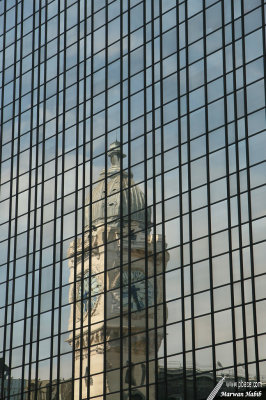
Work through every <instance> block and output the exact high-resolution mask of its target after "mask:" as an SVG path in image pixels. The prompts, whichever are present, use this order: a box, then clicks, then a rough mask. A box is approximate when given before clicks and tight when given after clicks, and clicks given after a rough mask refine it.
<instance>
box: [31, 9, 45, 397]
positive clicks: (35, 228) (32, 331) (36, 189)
mask: <svg viewBox="0 0 266 400" xmlns="http://www.w3.org/2000/svg"><path fill="white" fill-rule="evenodd" d="M35 4H36V3H35ZM39 5H40V1H39ZM38 30H39V33H38V34H39V40H38V50H37V51H38V63H37V65H38V68H37V70H38V72H37V79H36V80H37V82H38V85H37V88H36V91H37V101H36V110H39V105H40V85H39V83H40V63H41V56H40V54H41V12H40V10H39V24H38ZM33 57H34V55H33ZM33 73H34V71H33ZM39 121H40V113H39V112H37V118H36V136H37V140H36V146H35V147H36V155H35V196H34V197H35V198H34V211H33V212H34V227H33V250H32V254H33V268H32V285H31V295H32V297H31V324H30V355H29V379H28V382H29V385H30V387H29V391H28V400H30V399H32V397H34V393H31V380H32V379H31V378H32V371H31V367H32V364H33V363H32V358H33V354H32V353H33V349H32V344H33V334H34V290H35V273H36V272H37V271H38V267H37V268H36V258H37V257H36V248H37V231H38V229H39V230H40V229H41V227H40V226H38V227H37V213H38V208H37V206H38V164H39V151H38V150H39V145H40V144H41V143H42V141H41V140H40V135H39ZM36 319H37V316H36ZM36 373H37V370H36V371H35V375H36ZM37 379H38V378H37V375H36V376H35V384H34V387H35V386H36V381H37Z"/></svg>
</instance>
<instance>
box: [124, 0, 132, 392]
mask: <svg viewBox="0 0 266 400" xmlns="http://www.w3.org/2000/svg"><path fill="white" fill-rule="evenodd" d="M127 4H128V10H127V13H128V15H127V17H128V18H127V23H128V37H127V43H128V71H127V72H128V109H127V112H128V118H127V123H128V185H127V188H125V191H126V192H127V197H128V217H127V218H128V225H127V233H126V234H127V237H128V240H127V242H128V251H127V253H128V254H127V256H128V259H127V263H128V282H125V284H128V313H127V316H128V332H127V335H128V365H129V368H131V364H132V361H131V360H132V351H131V350H132V349H131V347H132V341H131V339H132V326H131V296H132V292H131V234H130V232H131V149H130V145H131V106H130V92H131V67H130V60H131V51H130V49H131V43H130V35H131V33H130V22H131V18H130V1H129V0H127ZM123 284H124V282H123ZM131 378H132V377H131V374H129V379H128V394H129V398H131V393H132V379H131Z"/></svg>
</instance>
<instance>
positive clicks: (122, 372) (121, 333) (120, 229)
mask: <svg viewBox="0 0 266 400" xmlns="http://www.w3.org/2000/svg"><path fill="white" fill-rule="evenodd" d="M123 27H124V25H123V2H122V1H120V151H121V153H120V172H119V175H120V188H119V189H120V226H119V236H120V237H119V248H120V259H119V261H120V263H119V272H118V273H119V274H120V280H119V281H120V289H119V291H120V329H119V334H120V396H119V397H120V400H123V398H124V393H123V389H124V378H123V377H124V370H123V365H124V357H123V349H124V337H123V334H124V330H123V326H124V314H123V270H124V268H123V258H124V248H123V244H124V229H123V227H124V215H123V214H124V213H123V117H124V114H123V103H124V100H123V71H124V69H123V39H122V37H123Z"/></svg>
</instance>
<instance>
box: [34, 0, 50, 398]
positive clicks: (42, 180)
mask: <svg viewBox="0 0 266 400" xmlns="http://www.w3.org/2000/svg"><path fill="white" fill-rule="evenodd" d="M40 3H41V1H39V4H40ZM43 11H44V12H45V44H44V61H43V64H44V66H46V56H47V45H46V43H47V23H46V20H47V7H45V9H44V10H43ZM39 22H41V12H40V13H39ZM40 43H41V32H40V35H39V45H40ZM39 56H40V53H39ZM39 61H40V60H39ZM43 81H44V95H43V119H42V125H43V133H42V137H43V140H42V165H41V184H40V185H41V208H40V250H39V254H40V259H39V285H38V322H37V339H36V376H35V385H36V389H37V387H38V381H39V379H38V373H39V345H40V333H41V318H40V314H41V305H42V304H41V303H42V301H41V290H42V268H43V266H42V258H43V257H42V256H43V254H42V253H43V249H42V247H43V238H44V233H43V214H44V211H43V205H44V165H45V164H44V160H45V145H44V143H45V113H46V98H45V96H46V86H45V81H46V68H44V80H43ZM39 83H40V70H39ZM38 96H40V86H39V87H38ZM36 167H37V170H38V166H36ZM36 389H35V393H34V397H35V400H37V398H38V390H36Z"/></svg>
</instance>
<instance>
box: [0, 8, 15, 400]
mask: <svg viewBox="0 0 266 400" xmlns="http://www.w3.org/2000/svg"><path fill="white" fill-rule="evenodd" d="M5 9H6V2H5V3H4V10H5ZM15 18H16V19H17V7H16V11H15ZM5 27H6V13H5V14H4V39H3V40H4V43H3V76H2V82H3V86H2V87H3V88H4V79H5V70H4V63H5V50H6V49H5V37H6V33H5ZM15 29H16V28H15ZM16 48H17V42H16V43H15V46H14V57H15V60H16ZM14 77H16V62H15V65H14ZM15 82H16V78H15ZM15 93H16V88H15V84H14V87H13V111H12V114H13V116H14V113H15V111H14V109H15V104H14V103H15ZM3 110H4V90H2V108H1V111H0V112H1V123H2V121H3V113H4V111H3ZM1 125H2V124H1ZM14 129H15V127H14V124H13V125H12V147H11V155H12V160H13V157H14V136H15V133H14ZM0 140H1V142H2V135H0ZM1 144H2V143H1ZM0 153H1V152H0ZM0 156H2V154H1V155H0ZM13 170H14V166H13V162H12V163H11V170H10V196H9V198H10V202H9V204H10V206H9V215H8V217H9V218H8V234H7V237H8V244H7V275H6V285H5V286H6V296H5V317H4V337H3V361H4V363H5V358H6V352H8V354H9V357H8V363H9V377H8V383H7V392H8V393H7V395H8V396H9V393H10V385H11V382H10V381H11V377H10V371H11V348H12V325H10V331H9V332H10V338H9V349H7V348H6V346H7V342H8V338H7V332H8V326H7V317H8V308H9V307H8V298H9V295H8V294H9V289H10V286H11V283H12V284H13V288H12V292H13V293H12V297H14V276H13V279H10V270H11V267H10V259H12V257H10V252H11V250H12V246H11V240H12V239H11V232H12V202H13V199H12V193H13V184H12V181H13ZM13 259H14V257H13ZM13 262H15V261H13ZM13 275H14V273H13ZM4 383H5V378H4V372H3V379H2V380H1V398H2V397H3V398H5V395H6V391H5V387H4Z"/></svg>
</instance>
